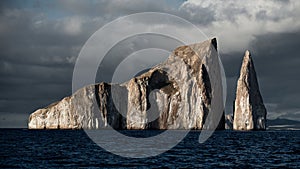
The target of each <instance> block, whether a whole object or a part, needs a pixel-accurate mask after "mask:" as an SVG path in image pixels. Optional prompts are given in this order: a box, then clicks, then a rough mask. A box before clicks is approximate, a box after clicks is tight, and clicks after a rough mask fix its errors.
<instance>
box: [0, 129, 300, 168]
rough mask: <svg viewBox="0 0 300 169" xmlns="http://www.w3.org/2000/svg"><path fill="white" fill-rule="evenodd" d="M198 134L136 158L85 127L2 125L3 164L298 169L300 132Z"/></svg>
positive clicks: (0, 163) (138, 133) (0, 156)
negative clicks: (102, 143)
mask: <svg viewBox="0 0 300 169" xmlns="http://www.w3.org/2000/svg"><path fill="white" fill-rule="evenodd" d="M159 132H160V131H123V133H125V134H127V135H132V136H138V137H143V136H147V137H148V136H149V135H156V134H158V133H159ZM199 134H200V132H198V131H191V132H190V133H189V134H188V135H187V136H186V137H185V138H184V140H182V141H181V142H180V143H179V144H178V145H177V146H175V147H174V148H172V149H171V150H169V151H166V152H165V153H163V154H160V155H158V156H155V157H150V158H135V159H132V158H125V157H121V156H117V155H114V154H112V153H110V152H107V151H106V150H104V149H102V148H101V147H99V146H98V145H97V144H95V143H94V142H93V141H92V140H91V139H90V138H89V137H88V136H87V134H86V133H85V132H84V131H83V130H27V129H0V148H1V151H0V166H1V167H0V168H111V167H113V168H123V167H137V168H161V167H166V168H266V167H267V168H283V167H288V168H300V131H287V130H286V131H252V132H235V131H216V132H214V134H213V135H212V136H211V137H210V138H209V139H208V140H207V141H206V142H204V143H203V144H200V143H199V142H198V138H199Z"/></svg>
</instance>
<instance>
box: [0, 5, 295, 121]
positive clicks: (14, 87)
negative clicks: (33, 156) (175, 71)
mask: <svg viewBox="0 0 300 169" xmlns="http://www.w3.org/2000/svg"><path fill="white" fill-rule="evenodd" d="M299 9H300V1H297V0H294V1H292V0H291V1H280V0H276V1H275V0H274V1H258V0H257V1H250V0H249V1H233V0H228V1H226V2H224V1H221V0H217V1H202V0H200V1H196V0H188V1H180V0H178V1H169V0H166V1H160V2H156V1H151V0H144V1H140V0H114V1H105V0H103V1H84V2H83V1H68V0H67V1H28V2H20V1H4V2H1V3H0V39H1V41H0V92H1V96H0V111H1V113H0V115H1V117H5V116H6V115H7V117H8V116H9V117H12V116H13V115H10V113H11V112H14V113H17V114H20V115H16V118H23V116H28V114H29V113H30V112H32V111H33V110H35V109H37V108H39V107H42V106H46V105H48V104H50V103H52V102H54V101H57V100H60V99H61V98H63V97H64V96H67V95H69V94H71V86H72V85H71V83H72V82H71V81H72V73H73V67H74V64H75V62H76V59H77V56H78V54H79V52H80V50H81V47H82V46H83V45H84V43H85V42H86V41H87V39H88V38H89V37H90V36H91V35H92V34H93V33H94V32H95V31H96V30H98V29H99V28H101V27H102V26H103V25H105V24H107V23H109V22H111V21H112V20H114V19H116V18H118V17H121V16H125V15H128V14H133V13H136V12H166V13H170V14H173V15H177V16H179V17H182V18H184V19H187V20H188V21H190V22H192V23H193V24H195V25H197V26H198V27H199V28H200V29H201V30H202V31H203V32H204V33H205V34H207V35H208V37H212V36H217V38H218V45H219V49H220V52H221V59H222V62H223V65H224V68H225V73H226V76H227V77H228V78H227V83H228V85H227V86H228V91H227V93H228V97H227V108H226V111H227V112H232V102H233V99H234V96H235V87H236V80H237V78H238V75H239V69H240V65H241V62H242V57H243V54H244V51H245V50H246V49H250V50H251V52H252V55H253V59H254V63H255V68H256V71H257V74H258V78H259V82H260V87H261V92H262V95H263V98H264V101H265V103H266V105H268V106H267V108H268V109H270V115H271V116H272V117H273V116H274V117H275V116H278V115H279V114H285V115H282V116H284V117H296V116H299V113H297V112H299V109H300V108H299V102H300V100H299V98H298V96H299V95H300V91H299V88H298V84H300V81H299V78H297V77H298V74H299V69H298V66H299V65H300V60H299V57H298V54H297V53H298V51H297V49H298V46H299V44H300V41H299V39H300V36H299V30H300V19H299V16H300V10H299ZM132 23H134V24H132ZM170 24H171V25H172V26H173V27H174V28H176V30H175V29H174V31H176V32H177V33H178V35H182V36H184V35H186V34H189V35H193V36H196V35H195V32H192V31H191V30H190V29H188V28H186V27H183V26H182V24H181V23H179V22H177V23H176V22H168V23H167V22H164V23H160V25H154V24H153V22H151V20H143V18H141V19H138V20H135V21H134V22H133V21H132V22H131V23H130V24H124V27H127V28H130V29H134V27H135V26H139V28H145V29H149V30H151V29H152V30H153V29H156V30H158V29H161V30H164V31H168V30H166V28H167V25H170ZM115 30H116V31H114V32H107V34H108V35H110V37H111V38H114V37H115V36H116V35H118V33H122V32H118V30H119V31H121V30H122V29H119V28H116V29H115ZM179 44H180V43H178V42H174V41H172V43H171V42H170V40H166V39H163V38H162V37H159V38H158V37H154V36H144V37H132V38H129V39H126V40H124V41H123V42H120V43H119V44H118V45H116V46H115V47H114V48H113V49H112V50H111V51H110V52H109V53H108V54H107V56H106V58H107V59H106V60H104V61H103V63H102V65H101V66H100V68H99V70H98V74H97V80H98V81H103V80H104V81H109V80H110V79H109V77H111V75H112V74H113V71H114V69H115V68H116V66H117V65H116V64H115V63H110V62H120V61H121V59H122V58H124V57H126V56H127V55H129V54H131V53H132V52H134V51H136V50H140V49H143V48H145V47H160V48H162V49H168V50H172V48H174V46H176V45H179ZM148 58H149V59H148ZM145 59H146V61H145V62H147V61H151V56H150V55H149V56H147V57H145ZM147 59H148V60H147ZM143 61H144V60H138V59H136V60H133V61H132V63H134V64H142V63H144V62H143ZM124 66H125V67H126V65H124ZM127 66H130V65H127ZM103 70H105V73H103V74H102V73H101V72H103ZM16 105H17V106H16ZM269 105H276V106H273V107H272V106H271V107H270V106H269ZM276 113H277V114H276ZM21 116H22V117H21ZM4 119H5V118H4ZM21 121H22V120H21ZM21 121H18V122H16V123H15V124H20V123H22V124H23V125H24V126H26V122H25V121H24V120H23V121H22V122H21ZM1 124H4V121H1Z"/></svg>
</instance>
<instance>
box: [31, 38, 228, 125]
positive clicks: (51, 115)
mask: <svg viewBox="0 0 300 169" xmlns="http://www.w3.org/2000/svg"><path fill="white" fill-rule="evenodd" d="M216 63H217V64H216ZM218 64H219V62H218V55H217V51H216V39H212V40H208V41H205V42H202V43H199V44H193V45H189V46H181V47H178V48H176V49H175V50H174V51H173V53H172V54H171V55H170V56H169V58H168V59H167V60H166V61H165V62H163V63H161V64H159V65H157V66H155V67H153V68H152V69H150V70H149V71H148V72H146V73H144V74H142V75H140V76H138V77H135V78H133V79H131V80H129V81H128V82H126V83H123V84H108V83H99V84H95V85H90V86H86V87H84V88H82V89H80V90H78V91H77V92H76V93H74V94H73V95H72V96H70V97H66V98H64V99H62V100H61V101H59V102H57V103H54V104H52V105H49V106H48V107H46V108H43V109H39V110H37V111H35V112H34V113H32V114H31V115H30V117H29V123H28V128H30V129H45V128H46V129H59V128H60V129H77V128H95V129H97V128H109V126H111V127H112V128H115V129H203V128H207V129H209V128H213V127H214V126H218V127H217V128H218V129H224V126H225V124H224V117H222V118H221V119H222V120H221V122H220V123H219V119H218V118H216V117H217V116H215V115H211V116H208V115H209V113H211V114H213V113H215V114H216V113H219V114H220V113H221V114H222V115H223V116H224V113H223V107H217V108H214V107H213V106H211V105H213V104H214V103H212V102H218V103H219V104H216V105H223V104H222V103H223V100H222V98H219V99H212V97H214V95H216V93H217V92H222V86H221V81H220V79H218V78H216V77H220V76H214V75H215V74H216V73H219V72H220V69H219V65H218ZM209 73H210V74H212V75H213V76H209ZM212 85H215V86H217V87H216V88H212ZM220 99H221V100H220ZM220 103H221V104H220ZM217 110H222V111H221V112H220V111H218V112H217ZM207 117H208V118H207ZM205 120H209V121H208V122H207V123H205ZM215 121H217V124H216V122H215ZM204 124H206V125H204Z"/></svg>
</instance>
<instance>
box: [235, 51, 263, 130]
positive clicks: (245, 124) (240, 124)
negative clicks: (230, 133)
mask: <svg viewBox="0 0 300 169" xmlns="http://www.w3.org/2000/svg"><path fill="white" fill-rule="evenodd" d="M266 115H267V111H266V108H265V106H264V103H263V99H262V97H261V94H260V91H259V86H258V82H257V77H256V72H255V69H254V64H253V61H252V58H251V55H250V52H249V51H248V50H247V51H246V52H245V56H244V59H243V64H242V67H241V71H240V77H239V80H238V83H237V90H236V99H235V103H234V121H233V129H234V130H265V129H266Z"/></svg>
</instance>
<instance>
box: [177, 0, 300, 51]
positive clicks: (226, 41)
mask: <svg viewBox="0 0 300 169" xmlns="http://www.w3.org/2000/svg"><path fill="white" fill-rule="evenodd" d="M182 6H193V9H194V10H192V12H194V13H195V12H199V13H201V9H203V8H209V9H211V10H212V11H214V20H212V21H211V23H210V24H209V25H208V26H203V25H199V26H200V27H201V28H202V29H203V30H204V32H205V33H207V34H209V35H216V36H218V37H219V39H220V45H221V49H222V51H223V52H224V53H230V52H238V50H240V49H245V48H247V47H248V46H249V44H250V42H251V41H253V40H255V37H256V36H260V35H264V34H267V33H281V32H294V31H297V30H299V29H300V20H299V15H300V12H299V8H300V2H299V1H259V0H257V1H250V0H246V1H234V0H229V1H226V3H224V1H221V0H217V1H197V0H188V1H186V2H184V3H183V4H182ZM192 12H191V16H193V15H195V14H193V13H192ZM200 15H201V14H200ZM195 16H196V17H197V18H201V17H200V16H197V15H195ZM205 17H207V16H205Z"/></svg>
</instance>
